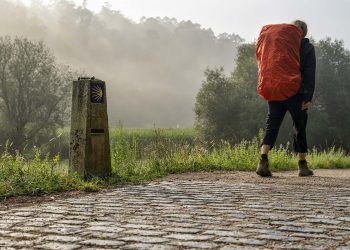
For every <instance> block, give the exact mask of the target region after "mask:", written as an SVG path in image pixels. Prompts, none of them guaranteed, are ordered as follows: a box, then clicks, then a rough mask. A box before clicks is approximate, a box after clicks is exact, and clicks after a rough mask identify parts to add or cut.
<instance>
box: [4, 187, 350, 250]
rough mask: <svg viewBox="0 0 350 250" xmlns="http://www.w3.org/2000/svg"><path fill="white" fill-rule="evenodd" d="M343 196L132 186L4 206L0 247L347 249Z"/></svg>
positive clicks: (319, 190) (321, 191) (317, 191)
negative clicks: (18, 207)
mask: <svg viewBox="0 0 350 250" xmlns="http://www.w3.org/2000/svg"><path fill="white" fill-rule="evenodd" d="M326 191H327V192H326ZM306 194H307V195H306ZM348 197H350V188H342V189H339V190H338V189H337V188H333V189H328V188H323V187H319V186H307V187H305V189H304V187H302V186H301V187H298V189H296V188H295V186H292V185H282V186H274V185H269V184H259V185H256V184H244V183H243V184H242V183H241V184H232V183H231V184H228V183H224V182H210V181H182V182H180V181H173V182H160V183H156V182H153V183H149V184H145V185H130V186H125V187H120V188H116V189H114V190H110V191H106V192H101V193H96V194H91V195H87V196H84V197H75V198H70V199H62V200H60V199H56V200H54V201H52V202H49V203H43V204H41V205H36V206H29V207H22V208H20V209H7V210H5V211H2V213H1V215H0V249H25V248H27V249H164V250H167V249H169V250H172V249H188V248H189V249H224V250H229V249H337V248H338V249H350V242H349V241H350V236H349V235H350V234H349V232H350V221H348V218H349V215H350V212H349V211H350V210H349V209H350V206H349V205H350V204H349V203H350V200H349V198H348ZM320 203H321V204H324V205H323V206H322V208H320V207H319V206H320V205H319V204H320ZM266 204H268V207H269V209H264V207H265V205H266ZM284 204H288V205H287V206H285V208H284V209H280V207H282V206H284ZM296 207H300V208H302V209H294V208H296ZM292 208H293V211H292ZM336 208H343V210H339V209H336ZM339 222H340V223H339Z"/></svg>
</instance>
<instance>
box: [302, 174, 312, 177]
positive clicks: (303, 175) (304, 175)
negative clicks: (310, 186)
mask: <svg viewBox="0 0 350 250" xmlns="http://www.w3.org/2000/svg"><path fill="white" fill-rule="evenodd" d="M313 175H314V173H312V174H300V173H299V177H308V176H313Z"/></svg>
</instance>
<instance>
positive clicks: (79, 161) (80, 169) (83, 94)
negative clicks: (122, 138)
mask: <svg viewBox="0 0 350 250" xmlns="http://www.w3.org/2000/svg"><path fill="white" fill-rule="evenodd" d="M108 132H109V131H108V116H107V99H106V84H105V82H103V81H101V80H98V79H95V78H94V77H92V78H86V77H85V78H82V77H80V78H79V79H78V81H74V82H73V95H72V116H71V132H70V149H69V154H70V158H69V170H70V172H75V173H77V174H78V175H80V176H82V177H85V178H90V177H93V176H98V177H103V176H107V175H109V174H110V173H111V155H110V146H109V133H108Z"/></svg>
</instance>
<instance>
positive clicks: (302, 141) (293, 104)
mask: <svg viewBox="0 0 350 250" xmlns="http://www.w3.org/2000/svg"><path fill="white" fill-rule="evenodd" d="M284 25H287V26H288V25H290V24H284ZM292 25H295V26H297V27H299V30H300V28H301V32H302V33H301V38H300V39H301V41H300V43H299V48H298V49H300V51H297V52H300V55H299V58H297V59H300V61H299V62H297V65H298V66H299V67H300V68H299V70H300V72H297V73H298V74H299V75H300V78H299V79H298V80H297V82H298V83H295V85H293V84H294V82H293V83H292V81H294V80H295V79H297V78H296V77H294V78H290V79H291V84H290V90H288V91H289V92H290V93H292V91H295V89H296V87H295V86H298V87H297V91H296V94H294V95H292V96H290V97H288V98H285V96H288V95H285V96H282V95H283V94H285V93H287V92H288V91H287V90H285V89H283V88H284V87H283V86H282V87H281V86H278V87H279V88H281V90H280V93H279V94H278V98H275V100H274V99H273V98H272V97H271V96H268V95H269V94H271V95H273V93H274V92H273V91H274V89H273V88H274V87H273V88H272V89H269V90H266V89H265V94H266V96H264V97H265V99H266V100H269V101H268V114H267V119H266V130H265V135H264V139H263V142H262V146H261V158H260V161H259V164H258V167H257V170H256V173H257V174H258V175H260V176H262V177H269V176H272V174H271V171H270V170H269V160H268V153H269V151H270V150H271V149H272V148H273V147H274V144H275V142H276V138H277V135H278V131H279V128H280V125H281V123H282V121H283V118H284V116H285V114H286V112H287V111H289V113H290V115H291V117H292V120H293V128H294V136H293V137H294V138H293V139H294V140H293V149H294V151H295V152H296V153H297V154H298V158H299V162H298V165H299V176H311V175H313V171H312V170H310V169H309V168H308V163H307V161H306V154H307V140H306V131H305V130H306V124H307V117H308V115H307V110H308V108H309V107H310V105H311V101H312V98H313V94H314V89H315V70H316V58H315V49H314V46H313V45H312V44H311V43H310V41H309V39H307V38H305V36H306V34H307V31H308V29H307V25H306V23H305V22H303V21H300V20H296V21H294V22H293V23H292ZM271 26H273V25H271ZM287 28H288V27H287ZM292 28H293V27H292ZM294 28H295V27H294ZM263 29H264V28H263ZM289 40H290V39H288V40H286V41H289ZM258 46H259V44H258ZM283 46H284V45H283ZM288 46H289V45H288ZM265 49H266V48H265ZM259 52H261V51H259ZM262 53H263V52H262ZM271 53H276V52H271ZM288 54H290V51H288ZM272 56H273V55H272ZM257 58H258V50H257ZM270 58H272V57H270ZM259 59H261V57H260V58H258V62H259V64H260V63H263V62H262V61H261V60H262V59H261V60H260V61H259ZM291 62H292V63H295V62H293V60H292V59H291ZM279 63H281V61H279ZM288 63H289V62H288ZM282 64H284V62H282ZM277 66H279V65H277ZM288 67H289V66H288ZM274 68H276V67H274ZM277 68H278V67H277ZM289 69H290V70H291V71H292V67H289V68H288V70H289ZM281 72H282V71H281ZM283 72H289V71H283ZM261 74H264V72H263V71H261V70H260V65H259V79H260V77H262V78H261V79H262V80H261V81H263V80H264V79H263V76H261ZM276 79H277V78H276ZM259 81H260V80H259ZM300 82H301V83H300ZM260 83H261V84H263V82H259V84H260ZM296 84H298V85H296ZM274 86H277V85H274ZM260 87H261V88H260ZM259 88H260V89H259ZM263 88H264V86H259V87H258V89H259V91H261V92H262V93H260V92H259V94H263V92H264V89H263ZM293 88H294V89H293ZM289 92H288V93H289ZM269 97H271V98H270V99H269ZM283 97H284V98H283Z"/></svg>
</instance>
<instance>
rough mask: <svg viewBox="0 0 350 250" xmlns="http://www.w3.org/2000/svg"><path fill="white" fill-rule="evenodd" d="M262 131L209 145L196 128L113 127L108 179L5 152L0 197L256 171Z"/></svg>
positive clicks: (38, 156) (288, 161) (324, 158)
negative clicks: (197, 174) (200, 139)
mask: <svg viewBox="0 0 350 250" xmlns="http://www.w3.org/2000/svg"><path fill="white" fill-rule="evenodd" d="M261 136H262V133H260V135H259V137H256V138H253V139H252V140H250V141H247V140H243V141H242V142H241V143H238V144H235V145H230V144H229V143H227V142H225V141H221V142H219V143H218V144H217V145H216V147H215V148H212V149H208V148H206V147H203V146H202V145H201V144H199V143H198V142H196V141H195V139H194V138H195V133H194V131H193V130H192V129H176V130H175V129H153V130H150V129H124V128H118V129H114V130H113V131H112V132H111V141H112V142H113V143H112V145H111V152H112V168H113V174H112V176H111V177H110V178H109V179H98V178H95V179H92V180H90V181H84V180H82V179H80V178H78V177H77V176H75V175H72V174H68V172H67V163H66V160H64V161H62V160H61V158H60V156H59V155H58V156H55V157H53V158H50V157H49V156H48V155H43V154H42V152H41V151H40V150H38V149H34V155H35V157H34V159H29V158H24V157H23V156H21V155H19V154H17V155H15V156H14V155H10V154H8V153H6V152H5V153H3V154H2V155H1V156H0V197H6V196H13V195H24V194H26V195H40V194H44V193H51V192H59V191H69V190H82V191H87V192H95V191H98V190H100V189H102V188H106V187H110V186H114V185H120V184H125V183H139V182H143V181H147V180H153V179H154V178H158V177H161V176H164V175H168V174H172V173H183V172H189V171H191V172H195V171H214V170H242V171H253V170H255V168H256V165H257V163H258V159H259V150H258V147H259V144H260V142H261ZM269 157H270V161H271V162H270V163H271V169H272V170H273V171H284V170H293V169H296V168H297V160H296V158H294V157H293V154H292V153H291V152H290V150H289V147H288V145H287V146H286V147H283V146H279V147H277V149H276V150H274V151H272V152H271V154H270V156H269ZM308 159H309V161H310V163H311V166H312V168H349V167H350V157H349V156H348V155H347V154H346V153H345V152H344V151H343V150H337V149H335V148H331V149H330V150H327V151H318V150H316V149H313V150H312V151H311V152H310V155H309V158H308Z"/></svg>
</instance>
